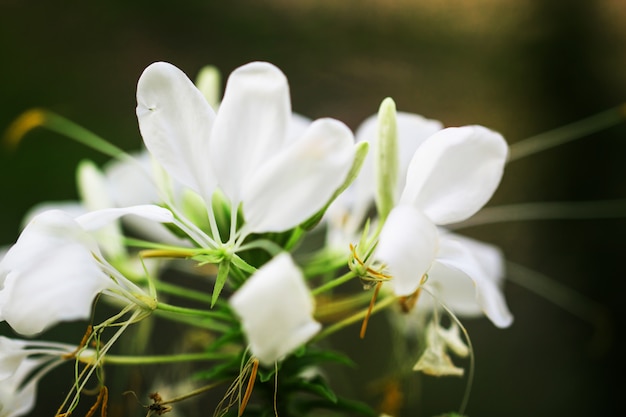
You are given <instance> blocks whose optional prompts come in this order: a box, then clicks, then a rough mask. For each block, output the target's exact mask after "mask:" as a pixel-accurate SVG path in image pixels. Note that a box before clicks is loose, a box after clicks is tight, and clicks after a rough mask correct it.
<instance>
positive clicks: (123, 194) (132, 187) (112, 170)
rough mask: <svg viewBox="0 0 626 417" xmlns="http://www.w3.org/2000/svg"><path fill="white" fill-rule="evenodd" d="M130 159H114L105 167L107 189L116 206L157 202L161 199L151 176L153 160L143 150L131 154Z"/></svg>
mask: <svg viewBox="0 0 626 417" xmlns="http://www.w3.org/2000/svg"><path fill="white" fill-rule="evenodd" d="M131 156H132V157H133V158H134V160H135V162H134V163H133V162H131V161H129V160H124V161H120V160H117V159H115V160H112V161H110V162H109V163H108V164H107V165H105V167H104V175H105V177H106V182H107V189H108V192H109V195H110V196H111V198H112V200H113V206H114V207H128V206H136V205H140V204H157V203H159V202H160V201H161V199H160V198H159V192H158V189H157V187H156V185H155V183H154V180H153V179H152V177H151V172H152V160H151V159H150V154H149V153H148V152H147V151H146V150H143V151H142V152H137V153H135V154H133V155H131Z"/></svg>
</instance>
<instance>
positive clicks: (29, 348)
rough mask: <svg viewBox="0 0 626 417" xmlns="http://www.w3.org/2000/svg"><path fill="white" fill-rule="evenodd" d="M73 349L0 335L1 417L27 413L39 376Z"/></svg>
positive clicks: (60, 361) (62, 345) (56, 364)
mask: <svg viewBox="0 0 626 417" xmlns="http://www.w3.org/2000/svg"><path fill="white" fill-rule="evenodd" d="M73 351H74V347H73V346H70V345H66V344H62V343H54V342H45V341H28V340H19V339H11V338H8V337H4V336H0V417H13V416H20V415H23V414H26V413H27V412H29V411H30V410H31V408H32V407H33V405H34V403H35V395H36V388H37V382H38V381H39V379H41V377H42V376H43V375H45V374H46V373H47V372H48V371H50V370H51V369H52V368H54V367H56V366H58V365H60V364H61V363H63V362H64V361H65V359H64V358H63V356H64V355H67V354H71V353H72V352H73Z"/></svg>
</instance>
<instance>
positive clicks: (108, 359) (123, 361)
mask: <svg viewBox="0 0 626 417" xmlns="http://www.w3.org/2000/svg"><path fill="white" fill-rule="evenodd" d="M230 357H232V354H227V353H213V352H201V353H186V354H181V355H153V356H121V355H120V356H118V355H106V356H105V357H104V360H103V361H104V364H106V365H152V364H163V363H178V362H193V361H211V360H217V359H228V358H230ZM78 360H80V361H81V362H83V363H86V364H89V363H91V360H92V358H90V357H86V358H80V357H79V358H78Z"/></svg>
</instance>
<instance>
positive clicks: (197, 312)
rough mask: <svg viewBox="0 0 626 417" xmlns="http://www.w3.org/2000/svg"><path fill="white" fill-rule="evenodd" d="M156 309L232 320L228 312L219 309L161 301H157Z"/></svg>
mask: <svg viewBox="0 0 626 417" xmlns="http://www.w3.org/2000/svg"><path fill="white" fill-rule="evenodd" d="M157 309H158V310H162V311H168V312H171V313H176V314H183V315H187V316H200V317H203V318H212V319H219V320H226V321H233V318H232V316H230V315H229V314H226V313H223V312H220V311H208V310H199V309H196V308H187V307H180V306H174V305H171V304H166V303H163V302H161V301H159V302H157Z"/></svg>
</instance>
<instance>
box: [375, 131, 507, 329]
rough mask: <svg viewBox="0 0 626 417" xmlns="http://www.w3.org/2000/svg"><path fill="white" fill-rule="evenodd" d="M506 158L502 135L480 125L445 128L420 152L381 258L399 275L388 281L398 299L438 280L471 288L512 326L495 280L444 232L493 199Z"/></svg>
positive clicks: (494, 316)
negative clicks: (441, 230)
mask: <svg viewBox="0 0 626 417" xmlns="http://www.w3.org/2000/svg"><path fill="white" fill-rule="evenodd" d="M506 155H507V146H506V142H505V141H504V139H503V138H502V136H500V135H499V134H497V133H495V132H493V131H490V130H488V129H486V128H484V127H480V126H467V127H461V128H448V129H444V130H441V131H439V132H438V133H436V134H434V135H433V136H431V137H430V138H428V139H427V140H426V141H425V142H424V143H423V144H422V145H421V146H420V147H419V148H418V149H417V150H416V152H415V154H414V156H413V158H412V160H411V163H410V165H409V169H408V171H407V179H406V185H405V187H404V190H403V192H402V195H401V197H400V202H399V205H398V206H397V207H395V208H394V209H393V210H392V211H391V213H390V214H389V217H388V218H387V221H386V222H385V225H384V226H383V228H382V231H381V233H380V238H379V242H378V246H377V248H376V255H375V256H376V258H377V259H378V260H379V261H381V262H382V263H384V264H385V265H386V268H387V272H388V273H389V275H391V276H392V279H391V280H390V281H389V282H390V284H391V285H392V287H393V290H394V292H395V293H396V295H398V296H408V295H411V294H412V293H414V292H415V291H417V289H418V288H419V287H420V286H421V285H422V284H423V278H424V276H425V275H428V281H427V282H429V281H432V285H434V286H436V285H437V282H438V280H439V279H441V280H442V282H445V281H446V280H453V281H455V282H457V284H455V285H458V286H459V287H465V288H468V287H471V286H469V285H466V284H469V283H472V284H473V286H474V287H475V292H474V293H475V294H476V295H475V299H476V302H477V303H478V304H479V305H480V306H481V308H482V310H483V311H484V313H485V314H486V315H487V316H488V317H489V318H490V319H491V320H492V321H493V322H494V324H496V325H497V326H500V327H506V326H508V325H509V324H510V323H511V322H512V316H511V314H510V312H509V311H508V308H507V307H506V304H505V302H504V298H503V297H502V294H501V293H500V292H499V289H498V288H497V284H496V283H495V282H494V278H493V277H489V276H488V274H486V272H485V271H486V269H485V267H482V266H481V260H480V259H479V258H477V255H476V254H475V253H473V251H472V249H469V248H468V247H466V246H465V245H464V242H463V241H461V240H459V239H458V238H457V239H456V240H455V238H454V237H450V236H449V235H447V234H446V233H445V232H444V233H441V232H440V231H438V229H437V226H441V225H446V224H450V223H455V222H459V221H462V220H465V219H467V218H468V217H470V216H472V215H473V214H474V213H476V212H477V211H478V210H479V209H480V208H481V207H482V206H483V205H484V204H485V203H486V202H487V201H488V200H489V198H491V195H492V194H493V192H494V191H495V189H496V187H497V186H498V184H499V182H500V178H501V176H502V171H503V168H504V163H505V161H506ZM487 268H488V267H487ZM464 295H465V296H467V295H468V294H466V293H464ZM470 299H471V298H470Z"/></svg>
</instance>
